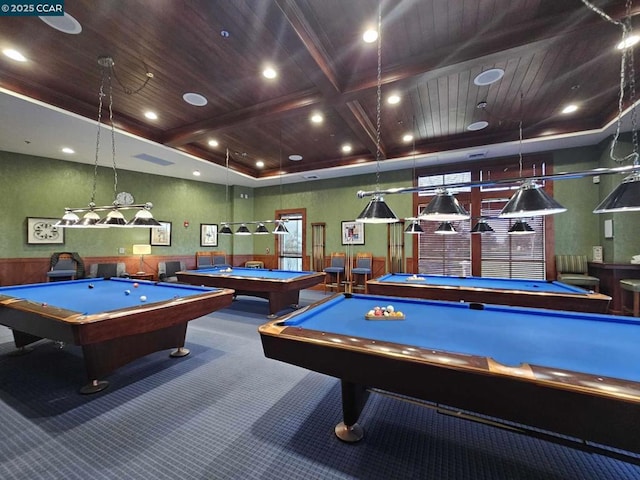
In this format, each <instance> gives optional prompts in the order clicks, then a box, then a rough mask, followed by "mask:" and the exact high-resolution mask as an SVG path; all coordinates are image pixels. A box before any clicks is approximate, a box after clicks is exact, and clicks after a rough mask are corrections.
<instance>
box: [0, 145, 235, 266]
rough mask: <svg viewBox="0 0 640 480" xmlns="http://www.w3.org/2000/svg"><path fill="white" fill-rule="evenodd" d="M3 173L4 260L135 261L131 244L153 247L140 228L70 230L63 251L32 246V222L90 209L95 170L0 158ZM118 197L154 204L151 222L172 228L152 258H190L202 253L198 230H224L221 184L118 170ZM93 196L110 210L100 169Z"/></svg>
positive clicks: (106, 179) (0, 220)
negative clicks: (73, 256)
mask: <svg viewBox="0 0 640 480" xmlns="http://www.w3.org/2000/svg"><path fill="white" fill-rule="evenodd" d="M0 168H1V170H2V175H1V176H0V191H3V192H5V195H4V198H5V201H7V200H8V205H6V204H5V201H3V206H4V207H5V208H3V210H4V211H5V212H6V214H4V215H3V216H2V217H0V242H1V243H0V244H1V245H2V251H1V253H0V255H1V256H2V257H5V258H12V257H17V258H18V257H46V256H49V255H50V254H51V253H52V252H55V251H74V252H79V253H80V254H81V255H83V256H106V255H109V256H110V255H118V249H119V248H120V247H123V248H124V249H125V254H124V255H131V254H132V252H131V246H132V245H133V244H134V243H148V242H149V230H148V229H143V228H126V229H121V228H110V229H100V230H89V229H66V231H65V244H64V245H29V244H27V234H26V233H27V232H26V218H27V217H45V218H60V216H61V215H62V214H63V213H64V207H83V206H86V205H87V204H88V203H89V200H90V198H91V187H92V182H93V166H91V165H83V164H78V163H71V162H64V161H59V160H51V159H45V158H40V157H31V156H26V155H19V154H15V153H9V152H0ZM118 191H127V192H130V193H132V194H133V195H134V197H135V201H136V203H142V202H152V203H153V204H154V208H153V210H152V213H153V215H154V217H155V218H156V219H157V220H163V221H170V222H172V227H173V228H172V230H173V231H172V239H171V246H170V247H155V246H154V247H153V248H152V254H155V255H180V254H192V253H194V252H195V251H196V250H203V249H205V248H202V247H200V223H220V221H221V220H223V219H224V216H225V213H226V210H225V208H224V207H225V187H224V186H221V185H213V184H209V183H203V182H195V181H188V180H181V179H173V178H168V177H160V176H155V175H147V174H143V173H136V172H129V171H125V170H119V171H118ZM96 192H97V194H96V203H97V204H98V205H110V204H111V202H112V201H113V171H112V170H111V169H108V168H99V172H98V176H97V188H96ZM185 206H188V208H185ZM7 207H8V208H7ZM132 214H133V212H131V213H129V212H126V213H125V216H126V217H127V218H131V215H132ZM185 220H188V221H189V227H188V228H185V227H184V226H183V222H184V221H185ZM223 243H224V242H222V243H221V245H223ZM218 248H223V247H218ZM209 249H213V250H215V248H211V247H209Z"/></svg>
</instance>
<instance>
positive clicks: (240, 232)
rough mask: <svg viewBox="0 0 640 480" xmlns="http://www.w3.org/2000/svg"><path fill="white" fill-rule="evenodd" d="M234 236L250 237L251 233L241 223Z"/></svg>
mask: <svg viewBox="0 0 640 480" xmlns="http://www.w3.org/2000/svg"><path fill="white" fill-rule="evenodd" d="M236 235H251V231H250V230H249V229H248V228H247V226H246V225H245V224H244V223H243V224H242V225H240V226H239V227H238V230H236Z"/></svg>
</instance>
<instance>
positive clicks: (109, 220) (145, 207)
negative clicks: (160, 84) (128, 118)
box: [55, 56, 161, 228]
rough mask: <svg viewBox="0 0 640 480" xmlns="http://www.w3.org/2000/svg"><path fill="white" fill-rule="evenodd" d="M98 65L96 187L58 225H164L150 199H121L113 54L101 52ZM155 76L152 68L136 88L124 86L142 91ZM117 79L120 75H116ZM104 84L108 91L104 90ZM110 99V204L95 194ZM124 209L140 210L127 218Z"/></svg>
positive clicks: (125, 89) (87, 226) (80, 226)
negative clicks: (98, 202)
mask: <svg viewBox="0 0 640 480" xmlns="http://www.w3.org/2000/svg"><path fill="white" fill-rule="evenodd" d="M98 65H99V66H100V70H101V81H100V92H99V94H98V100H99V104H98V121H97V133H96V154H95V162H94V169H93V187H92V191H91V201H90V202H89V205H88V206H87V207H80V208H69V207H67V208H65V209H64V215H63V216H62V218H61V219H60V220H59V221H58V222H57V223H56V224H55V225H56V227H65V228H69V227H72V228H97V227H147V228H150V227H158V226H161V225H160V223H159V222H158V221H157V220H155V219H154V218H153V215H152V214H151V209H152V208H153V204H152V203H150V202H147V203H139V204H133V199H132V198H131V196H130V195H128V194H126V195H127V197H128V199H129V200H131V201H130V202H129V203H127V202H126V200H125V201H123V200H122V199H123V198H125V197H121V196H120V195H119V194H118V172H117V169H116V145H115V125H114V123H113V88H112V82H111V80H112V78H113V77H115V72H114V65H115V63H114V61H113V58H111V57H110V56H100V57H98ZM151 78H153V74H152V73H150V72H147V73H146V79H145V81H144V83H143V85H142V86H141V87H140V88H138V89H137V90H135V91H131V90H130V89H127V88H124V87H123V90H124V91H125V93H126V94H133V93H138V92H139V91H141V90H142V89H143V88H144V87H145V86H146V85H147V83H148V82H149V80H150V79H151ZM116 79H117V77H116ZM105 88H106V90H107V92H106V93H105ZM105 98H106V100H107V102H108V103H107V108H108V112H109V124H110V127H111V128H110V130H111V146H112V148H111V155H112V158H111V160H112V162H111V163H112V165H113V192H114V196H115V200H114V201H113V203H112V204H111V205H107V206H96V203H95V197H96V183H97V182H96V179H97V175H98V157H99V152H100V132H101V128H102V110H103V99H105ZM123 210H137V212H136V214H135V216H134V217H133V219H131V220H129V221H127V220H126V218H125V217H124V215H123V214H122V211H123ZM105 211H106V212H108V213H107V215H106V217H104V218H102V219H101V218H100V214H99V213H98V212H105ZM79 213H83V214H84V216H83V218H82V219H80V217H79V215H78V214H79Z"/></svg>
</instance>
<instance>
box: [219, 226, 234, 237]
mask: <svg viewBox="0 0 640 480" xmlns="http://www.w3.org/2000/svg"><path fill="white" fill-rule="evenodd" d="M218 233H219V234H220V235H233V232H232V231H231V227H229V225H227V224H224V225H223V226H222V228H221V229H220V231H219V232H218Z"/></svg>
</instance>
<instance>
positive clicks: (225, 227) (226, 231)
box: [218, 219, 289, 235]
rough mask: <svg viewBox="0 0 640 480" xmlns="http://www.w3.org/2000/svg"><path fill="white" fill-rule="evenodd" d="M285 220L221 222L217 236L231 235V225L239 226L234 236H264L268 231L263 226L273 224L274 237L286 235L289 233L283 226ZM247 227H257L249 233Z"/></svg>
mask: <svg viewBox="0 0 640 480" xmlns="http://www.w3.org/2000/svg"><path fill="white" fill-rule="evenodd" d="M286 221H287V220H286V219H278V220H251V221H248V222H247V221H245V222H222V228H221V229H220V231H219V232H218V234H219V235H233V234H234V232H233V230H232V229H231V226H232V225H240V226H239V227H238V229H237V230H236V232H235V234H236V235H252V234H254V235H266V234H268V233H270V232H269V229H268V228H267V227H266V225H265V224H269V223H273V224H275V225H276V226H275V228H274V229H273V232H271V233H273V234H274V235H286V234H287V233H289V230H287V227H286V226H285V222H286ZM247 225H257V227H256V230H255V232H253V233H252V232H251V230H249V227H248V226H247Z"/></svg>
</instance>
